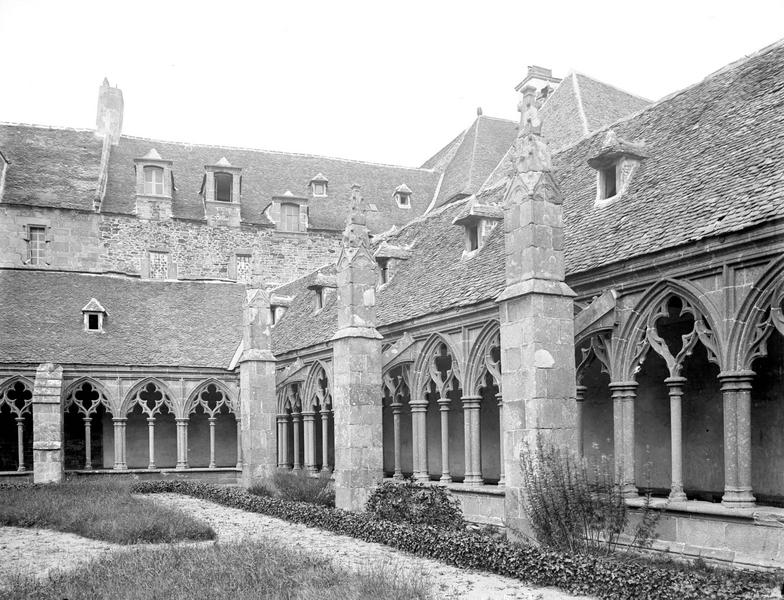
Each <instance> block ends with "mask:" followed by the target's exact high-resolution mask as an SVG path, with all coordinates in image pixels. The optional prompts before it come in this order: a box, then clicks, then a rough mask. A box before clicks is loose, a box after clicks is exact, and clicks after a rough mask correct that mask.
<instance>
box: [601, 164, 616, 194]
mask: <svg viewBox="0 0 784 600" xmlns="http://www.w3.org/2000/svg"><path fill="white" fill-rule="evenodd" d="M601 178H602V194H601V196H602V198H601V199H602V200H604V199H605V198H612V197H613V196H615V194H616V191H617V190H616V187H615V165H613V166H612V167H608V168H607V169H602V170H601Z"/></svg>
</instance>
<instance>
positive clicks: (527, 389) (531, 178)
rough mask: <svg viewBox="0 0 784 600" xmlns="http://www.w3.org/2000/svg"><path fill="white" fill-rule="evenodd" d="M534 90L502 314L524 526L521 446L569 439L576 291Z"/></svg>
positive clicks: (513, 196)
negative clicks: (568, 274)
mask: <svg viewBox="0 0 784 600" xmlns="http://www.w3.org/2000/svg"><path fill="white" fill-rule="evenodd" d="M535 98H536V89H535V88H533V87H526V88H524V89H523V100H522V101H521V104H520V112H521V120H520V134H519V136H518V138H517V141H516V143H515V153H514V162H515V175H514V179H513V181H512V183H511V185H510V187H509V190H508V192H507V195H506V198H505V200H504V227H505V248H506V289H505V290H504V291H503V292H502V293H501V295H500V296H499V297H498V302H499V304H500V320H501V378H502V390H503V405H504V408H503V417H502V427H503V437H504V443H503V446H504V456H503V457H502V460H503V461H504V467H505V472H506V500H505V509H506V525H507V527H509V528H510V529H511V530H512V531H515V530H516V531H527V530H528V525H527V518H526V516H525V511H524V508H523V502H522V493H523V492H522V473H521V471H520V453H521V452H525V451H526V448H533V447H535V445H536V443H537V436H538V435H541V436H542V437H543V442H544V443H553V444H556V445H559V446H562V447H564V446H565V447H569V448H571V447H573V446H575V439H576V438H575V421H576V415H575V413H576V409H575V405H576V403H575V372H574V324H573V323H574V319H573V308H572V304H573V301H572V297H573V296H574V293H573V292H572V291H571V290H570V289H569V287H568V286H567V285H566V284H565V283H564V259H563V214H562V213H563V211H562V205H561V203H562V198H561V194H560V190H559V189H558V185H557V184H556V183H555V181H554V179H553V177H552V174H551V165H550V154H549V151H548V149H547V146H546V144H545V142H544V140H543V139H542V137H541V127H542V125H541V121H540V119H539V115H538V107H537V105H536V100H535Z"/></svg>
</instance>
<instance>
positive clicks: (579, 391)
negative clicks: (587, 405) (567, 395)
mask: <svg viewBox="0 0 784 600" xmlns="http://www.w3.org/2000/svg"><path fill="white" fill-rule="evenodd" d="M587 391H588V386H587V385H576V386H575V387H574V396H575V397H574V399H575V400H576V401H577V402H584V401H585V393H586V392H587Z"/></svg>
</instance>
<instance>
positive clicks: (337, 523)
mask: <svg viewBox="0 0 784 600" xmlns="http://www.w3.org/2000/svg"><path fill="white" fill-rule="evenodd" d="M134 491H135V492H137V493H154V492H175V493H182V494H189V495H191V496H194V497H196V498H203V499H205V500H211V501H213V502H217V503H219V504H223V505H225V506H230V507H233V508H239V509H242V510H247V511H252V512H258V513H262V514H266V515H269V516H272V517H277V518H279V519H285V520H287V521H291V522H293V523H300V524H302V525H307V526H310V527H319V528H321V529H325V530H327V531H331V532H333V533H337V534H342V535H348V536H352V537H355V538H358V539H361V540H364V541H368V542H377V543H380V544H387V545H388V546H391V547H393V548H397V549H399V550H403V551H406V552H410V553H412V554H415V555H417V556H423V557H427V558H432V559H435V560H440V561H443V562H445V563H448V564H451V565H454V566H456V567H459V568H466V569H482V570H485V571H489V572H491V573H497V574H499V575H504V576H506V577H514V578H517V579H519V580H521V581H525V582H527V583H530V584H533V585H537V586H555V587H559V588H561V589H563V590H566V591H568V592H571V593H576V594H590V595H594V596H597V597H599V598H606V599H612V600H637V599H639V598H645V599H646V600H696V599H700V598H706V599H707V598H711V599H713V600H731V599H732V600H756V599H760V598H765V597H767V596H768V595H769V591H770V588H771V587H772V586H773V583H774V577H772V576H771V575H769V574H762V573H752V572H747V571H726V570H700V571H698V570H695V569H691V570H683V569H682V568H678V569H673V568H668V567H667V566H666V565H660V564H657V563H655V562H654V563H651V562H647V561H644V559H643V558H638V557H634V559H633V560H630V559H629V556H628V555H624V557H623V559H618V558H614V557H610V556H600V555H597V554H567V553H563V552H555V551H550V550H546V549H543V548H539V547H535V546H529V545H523V544H518V543H514V542H511V541H509V540H506V539H494V538H492V537H490V536H487V535H484V534H483V533H478V532H475V531H470V530H467V529H444V528H441V527H433V526H431V525H411V524H408V523H395V522H391V521H385V520H379V519H376V518H374V517H373V516H372V515H370V514H368V513H351V512H347V511H344V510H340V509H337V508H326V507H322V506H314V505H312V504H306V503H303V502H287V501H285V500H281V499H279V498H262V497H259V496H254V495H253V494H249V493H247V492H246V491H245V490H242V489H239V488H232V487H221V486H216V485H210V484H206V483H198V482H193V481H145V482H139V483H138V484H136V485H135V486H134Z"/></svg>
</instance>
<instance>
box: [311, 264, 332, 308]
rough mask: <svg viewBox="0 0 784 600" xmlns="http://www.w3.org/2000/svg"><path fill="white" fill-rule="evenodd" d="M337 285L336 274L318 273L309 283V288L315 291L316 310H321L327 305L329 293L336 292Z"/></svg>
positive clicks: (314, 303)
mask: <svg viewBox="0 0 784 600" xmlns="http://www.w3.org/2000/svg"><path fill="white" fill-rule="evenodd" d="M337 287H338V284H337V281H336V280H335V277H334V276H331V275H324V274H323V273H316V277H315V278H314V279H313V281H312V282H311V283H310V285H308V289H309V290H310V291H311V292H312V293H313V311H314V312H319V311H320V310H321V309H323V308H324V307H325V306H326V304H327V300H328V299H329V294H331V293H334V291H335V290H336V289H337Z"/></svg>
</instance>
